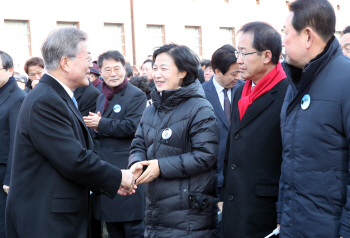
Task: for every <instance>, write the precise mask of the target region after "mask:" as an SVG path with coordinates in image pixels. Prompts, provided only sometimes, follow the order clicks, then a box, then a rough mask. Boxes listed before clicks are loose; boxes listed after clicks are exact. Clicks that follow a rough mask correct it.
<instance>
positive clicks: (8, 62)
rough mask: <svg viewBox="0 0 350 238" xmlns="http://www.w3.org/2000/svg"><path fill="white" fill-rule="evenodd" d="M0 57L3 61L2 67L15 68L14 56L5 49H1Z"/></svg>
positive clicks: (6, 68)
mask: <svg viewBox="0 0 350 238" xmlns="http://www.w3.org/2000/svg"><path fill="white" fill-rule="evenodd" d="M0 58H1V61H2V68H4V69H5V70H8V69H9V68H13V60H12V57H11V56H10V55H9V54H7V53H6V52H4V51H0Z"/></svg>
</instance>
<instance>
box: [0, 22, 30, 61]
mask: <svg viewBox="0 0 350 238" xmlns="http://www.w3.org/2000/svg"><path fill="white" fill-rule="evenodd" d="M4 23H5V32H4V35H5V36H6V37H3V40H4V45H3V46H2V48H3V49H6V53H8V54H9V55H11V57H12V58H13V60H14V63H15V67H19V66H20V65H22V64H23V62H25V61H26V60H28V58H29V57H30V55H31V52H30V51H31V50H30V32H29V24H28V21H17V20H5V21H4Z"/></svg>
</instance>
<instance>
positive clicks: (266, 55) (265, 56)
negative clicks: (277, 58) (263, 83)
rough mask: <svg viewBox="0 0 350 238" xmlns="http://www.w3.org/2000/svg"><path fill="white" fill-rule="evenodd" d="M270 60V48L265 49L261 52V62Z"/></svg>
mask: <svg viewBox="0 0 350 238" xmlns="http://www.w3.org/2000/svg"><path fill="white" fill-rule="evenodd" d="M271 60H272V53H271V51H270V50H265V51H264V52H263V62H264V64H268V63H270V62H271Z"/></svg>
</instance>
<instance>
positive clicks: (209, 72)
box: [204, 61, 214, 82]
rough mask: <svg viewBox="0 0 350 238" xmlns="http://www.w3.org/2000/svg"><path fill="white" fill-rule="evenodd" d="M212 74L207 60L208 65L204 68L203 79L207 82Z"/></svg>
mask: <svg viewBox="0 0 350 238" xmlns="http://www.w3.org/2000/svg"><path fill="white" fill-rule="evenodd" d="M213 75H214V71H213V68H212V67H211V65H210V61H209V65H208V66H207V67H206V68H205V70H204V81H205V82H208V81H209V80H210V79H211V77H213Z"/></svg>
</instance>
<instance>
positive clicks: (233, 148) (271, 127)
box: [219, 22, 288, 238]
mask: <svg viewBox="0 0 350 238" xmlns="http://www.w3.org/2000/svg"><path fill="white" fill-rule="evenodd" d="M239 33H241V36H240V38H239V42H238V47H237V48H238V51H236V52H235V53H236V57H237V63H238V65H239V71H240V72H241V78H242V79H243V80H245V81H246V83H245V84H244V85H242V86H240V87H239V88H237V90H236V92H235V94H234V97H233V100H232V109H233V111H232V115H231V127H230V134H229V136H228V141H227V149H226V155H225V160H224V182H223V185H222V192H221V196H220V201H221V202H219V207H220V208H221V209H222V217H223V220H222V237H224V238H242V237H244V238H261V237H265V236H267V235H268V234H270V233H271V231H272V230H274V229H275V228H276V219H277V214H276V208H275V203H276V202H277V200H278V182H279V177H280V174H281V170H280V167H281V163H282V142H281V131H280V117H279V114H280V110H281V107H282V104H283V101H284V96H285V93H286V89H287V87H288V81H287V79H286V74H285V73H284V71H283V68H282V65H281V63H280V62H279V59H280V55H281V51H282V41H281V36H280V34H279V33H278V32H277V31H276V30H275V29H274V28H272V27H271V26H270V25H268V24H266V23H263V22H251V23H248V24H246V25H244V26H243V27H242V28H241V29H240V31H239Z"/></svg>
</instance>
